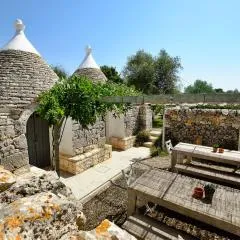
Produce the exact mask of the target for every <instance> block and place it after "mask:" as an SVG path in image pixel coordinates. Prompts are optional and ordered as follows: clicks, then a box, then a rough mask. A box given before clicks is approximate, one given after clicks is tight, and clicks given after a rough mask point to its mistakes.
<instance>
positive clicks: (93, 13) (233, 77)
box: [0, 0, 240, 90]
mask: <svg viewBox="0 0 240 240" xmlns="http://www.w3.org/2000/svg"><path fill="white" fill-rule="evenodd" d="M239 9H240V1H239V0H201V1H200V0H199V1H197V0H165V1H163V0H118V1H117V0H101V1H97V0H95V1H93V0H84V1H81V0H58V1H56V0H41V1H34V0H22V1H19V0H1V14H0V46H3V45H4V44H5V43H6V42H7V41H8V40H9V39H10V38H11V37H12V35H13V33H14V29H13V22H14V20H15V19H16V18H21V19H22V20H23V21H24V23H25V25H26V35H27V37H28V39H29V40H30V41H31V42H32V43H33V45H34V46H35V48H36V49H37V50H38V51H39V52H40V53H41V54H42V56H43V57H44V58H45V59H46V61H47V62H48V63H49V64H55V65H62V66H63V67H64V68H65V69H66V70H67V71H68V72H69V73H72V72H73V71H74V70H75V69H76V68H77V67H78V65H79V64H80V63H81V61H82V59H83V57H84V47H85V46H86V45H87V44H90V45H91V46H92V48H93V54H94V57H95V60H96V61H97V63H98V64H99V65H103V64H106V65H112V66H116V67H117V69H118V70H119V71H121V70H122V68H123V67H124V65H125V63H126V61H127V57H128V56H129V55H131V54H134V53H135V52H136V51H137V50H138V49H144V50H146V51H148V52H151V53H152V54H154V55H157V54H158V52H159V51H160V49H162V48H164V49H166V51H167V52H168V53H169V54H170V55H172V56H179V57H181V60H182V65H183V67H184V69H183V71H182V72H181V79H182V84H183V86H186V85H188V84H190V83H192V82H194V80H195V79H197V78H198V79H203V80H206V81H208V82H211V83H212V84H213V86H214V87H216V88H217V87H221V88H223V89H225V90H227V89H235V88H239V89H240V86H239V82H240V47H239V46H240V25H239V23H240V14H239Z"/></svg>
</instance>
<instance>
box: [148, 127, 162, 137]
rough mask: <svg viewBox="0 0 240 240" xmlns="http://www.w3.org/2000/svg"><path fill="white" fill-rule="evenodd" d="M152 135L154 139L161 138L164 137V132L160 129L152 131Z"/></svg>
mask: <svg viewBox="0 0 240 240" xmlns="http://www.w3.org/2000/svg"><path fill="white" fill-rule="evenodd" d="M150 135H151V136H154V137H159V136H161V135H162V130H161V129H159V130H152V131H150Z"/></svg>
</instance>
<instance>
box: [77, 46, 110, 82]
mask: <svg viewBox="0 0 240 240" xmlns="http://www.w3.org/2000/svg"><path fill="white" fill-rule="evenodd" d="M73 75H78V76H86V77H88V78H89V79H91V80H93V81H94V82H106V81H107V78H106V76H105V75H104V73H103V72H102V71H101V69H100V67H99V66H98V65H97V63H96V62H95V60H94V58H93V56H92V49H91V47H90V46H87V47H86V56H85V58H84V59H83V61H82V63H81V64H80V66H79V68H78V69H77V70H76V71H75V72H74V73H73Z"/></svg>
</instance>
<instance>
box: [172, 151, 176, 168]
mask: <svg viewBox="0 0 240 240" xmlns="http://www.w3.org/2000/svg"><path fill="white" fill-rule="evenodd" d="M176 164H177V153H176V152H174V151H172V154H171V170H172V171H174V169H175V166H176Z"/></svg>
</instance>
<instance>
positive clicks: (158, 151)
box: [150, 146, 168, 157]
mask: <svg viewBox="0 0 240 240" xmlns="http://www.w3.org/2000/svg"><path fill="white" fill-rule="evenodd" d="M150 154H151V157H156V156H159V157H165V156H168V152H166V151H165V150H162V148H160V147H156V146H152V147H151V148H150Z"/></svg>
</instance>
